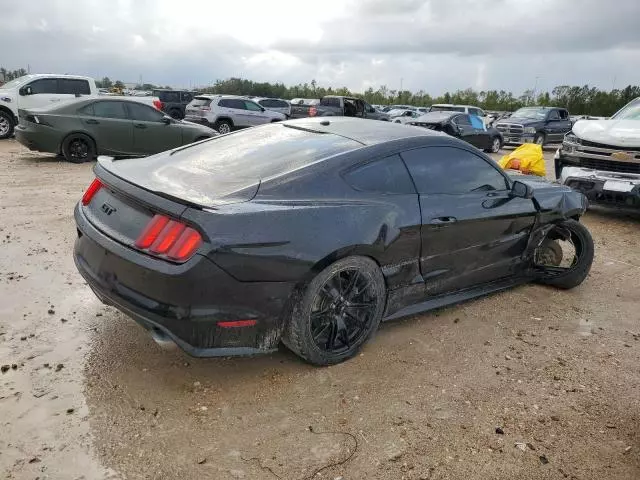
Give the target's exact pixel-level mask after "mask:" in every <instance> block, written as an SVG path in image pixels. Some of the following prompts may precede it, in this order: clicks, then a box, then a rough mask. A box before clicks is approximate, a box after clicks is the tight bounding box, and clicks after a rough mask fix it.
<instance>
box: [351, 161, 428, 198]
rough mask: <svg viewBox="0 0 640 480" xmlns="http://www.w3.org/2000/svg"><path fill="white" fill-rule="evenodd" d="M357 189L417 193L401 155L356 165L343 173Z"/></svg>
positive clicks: (390, 192)
mask: <svg viewBox="0 0 640 480" xmlns="http://www.w3.org/2000/svg"><path fill="white" fill-rule="evenodd" d="M343 177H344V179H345V181H346V182H347V183H348V184H349V185H351V187H352V188H354V189H355V190H359V191H362V192H376V193H385V194H407V193H414V194H415V193H416V190H415V188H414V187H413V182H412V181H411V177H410V176H409V172H407V169H406V167H405V166H404V164H403V163H402V159H401V158H400V156H399V155H392V156H390V157H385V158H382V159H380V160H375V161H373V162H369V163H367V164H365V165H361V166H359V167H356V168H355V169H353V170H350V171H349V172H347V173H346V174H344V175H343Z"/></svg>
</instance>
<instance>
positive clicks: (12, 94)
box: [0, 74, 98, 139]
mask: <svg viewBox="0 0 640 480" xmlns="http://www.w3.org/2000/svg"><path fill="white" fill-rule="evenodd" d="M96 95H98V89H97V88H96V82H94V80H93V79H92V78H89V77H78V76H75V75H55V74H35V75H25V76H23V77H20V78H16V79H15V80H11V81H10V82H8V83H5V84H4V85H2V86H0V139H3V138H9V137H10V136H11V135H13V129H14V127H15V126H16V125H17V124H18V109H29V110H30V109H32V108H39V107H46V106H48V105H53V104H55V103H57V102H61V101H63V100H71V99H73V98H76V97H80V96H96Z"/></svg>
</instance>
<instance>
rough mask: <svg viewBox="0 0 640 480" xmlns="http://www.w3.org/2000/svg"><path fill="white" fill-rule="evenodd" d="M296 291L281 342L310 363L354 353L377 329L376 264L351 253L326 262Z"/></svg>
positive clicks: (379, 280)
mask: <svg viewBox="0 0 640 480" xmlns="http://www.w3.org/2000/svg"><path fill="white" fill-rule="evenodd" d="M297 295H298V296H297V298H296V299H295V300H294V304H293V308H292V312H291V318H290V319H289V321H288V324H287V325H286V327H285V330H284V332H283V338H282V341H283V343H284V344H285V345H286V346H287V347H289V349H290V350H291V351H293V352H294V353H296V354H297V355H299V356H300V357H302V358H303V359H304V360H306V361H307V362H309V363H312V364H314V365H333V364H336V363H340V362H342V361H344V360H346V359H348V358H351V357H353V356H354V355H355V354H356V353H358V351H359V350H360V348H361V347H362V345H363V344H364V343H365V342H366V341H367V340H368V339H369V338H370V337H371V336H372V335H373V333H374V332H375V331H376V330H377V329H378V325H379V324H380V320H381V319H382V315H383V313H384V308H385V303H386V287H385V283H384V277H383V276H382V272H381V271H380V268H379V267H378V265H377V264H376V263H375V262H374V261H373V260H371V259H370V258H367V257H356V256H353V257H346V258H343V259H341V260H338V261H337V262H335V263H333V264H331V265H329V266H328V267H327V268H325V269H324V270H322V271H321V272H320V273H319V274H318V275H317V276H316V277H315V278H314V279H313V280H312V281H311V282H310V283H309V284H308V285H307V286H306V288H305V289H304V290H303V291H300V292H299V293H298V294H297ZM325 334H326V338H325Z"/></svg>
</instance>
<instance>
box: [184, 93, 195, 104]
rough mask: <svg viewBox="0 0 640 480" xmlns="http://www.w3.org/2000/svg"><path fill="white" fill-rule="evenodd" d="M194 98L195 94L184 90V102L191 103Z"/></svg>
mask: <svg viewBox="0 0 640 480" xmlns="http://www.w3.org/2000/svg"><path fill="white" fill-rule="evenodd" d="M191 100H193V95H192V94H191V93H189V92H182V101H183V103H189V102H190V101H191Z"/></svg>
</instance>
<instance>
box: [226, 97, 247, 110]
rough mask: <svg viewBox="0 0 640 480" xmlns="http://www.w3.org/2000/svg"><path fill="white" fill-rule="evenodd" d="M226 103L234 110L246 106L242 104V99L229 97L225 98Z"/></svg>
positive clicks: (242, 108) (243, 108) (244, 108)
mask: <svg viewBox="0 0 640 480" xmlns="http://www.w3.org/2000/svg"><path fill="white" fill-rule="evenodd" d="M227 103H228V104H229V105H228V107H229V108H235V109H236V110H246V107H245V106H244V100H239V99H235V98H230V99H229V100H227Z"/></svg>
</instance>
